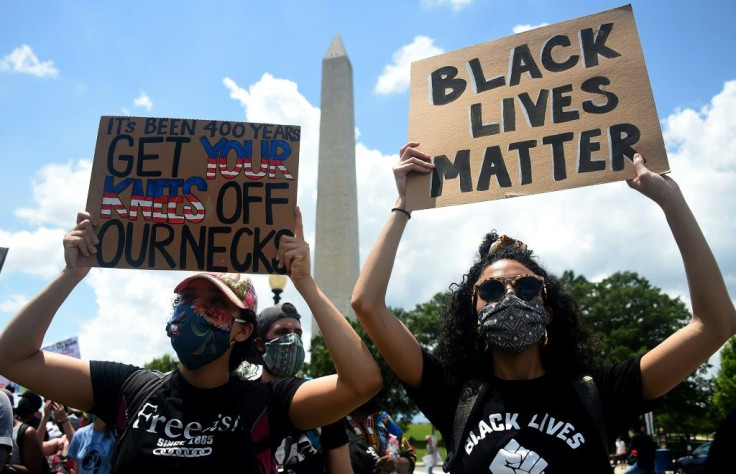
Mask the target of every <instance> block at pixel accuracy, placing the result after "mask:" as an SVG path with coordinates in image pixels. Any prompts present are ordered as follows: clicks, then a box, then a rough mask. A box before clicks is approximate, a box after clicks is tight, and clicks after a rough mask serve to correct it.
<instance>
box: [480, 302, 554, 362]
mask: <svg viewBox="0 0 736 474" xmlns="http://www.w3.org/2000/svg"><path fill="white" fill-rule="evenodd" d="M546 326H547V313H546V312H545V310H544V303H543V302H542V300H541V299H539V298H534V299H533V300H531V301H524V300H522V299H521V298H519V297H518V296H516V295H515V294H513V293H509V294H508V295H506V297H505V298H503V299H502V300H501V301H496V302H494V303H488V304H487V305H485V306H483V307H482V308H481V309H480V312H479V313H478V329H479V331H480V333H481V334H482V335H483V337H484V338H485V340H486V342H487V343H488V345H489V346H493V347H496V348H498V349H500V350H502V351H503V352H507V353H509V354H519V353H521V352H523V351H524V350H526V349H528V348H530V347H532V346H533V345H534V344H536V343H538V342H539V341H540V340H541V339H542V337H543V336H544V331H545V328H546Z"/></svg>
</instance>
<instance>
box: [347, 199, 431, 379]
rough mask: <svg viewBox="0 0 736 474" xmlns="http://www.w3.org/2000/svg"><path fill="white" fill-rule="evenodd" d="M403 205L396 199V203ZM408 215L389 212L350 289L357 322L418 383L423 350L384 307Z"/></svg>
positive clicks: (399, 372)
mask: <svg viewBox="0 0 736 474" xmlns="http://www.w3.org/2000/svg"><path fill="white" fill-rule="evenodd" d="M401 204H403V203H402V202H401V201H399V202H397V206H400V205H401ZM407 221H408V218H407V216H405V215H403V214H402V213H399V212H392V213H391V214H390V215H389V218H388V221H387V222H386V224H385V225H384V227H383V230H382V231H381V234H380V235H379V237H378V240H376V243H375V244H374V245H373V248H372V249H371V252H370V254H369V255H368V259H367V260H366V262H365V264H364V265H363V270H362V271H361V272H360V277H359V278H358V282H357V283H356V285H355V289H354V290H353V298H352V306H353V309H354V310H355V314H356V315H357V317H358V320H359V321H360V324H361V325H362V326H363V328H365V330H366V332H367V333H368V336H369V337H370V338H371V340H372V341H373V342H374V343H375V345H376V347H377V348H378V350H379V351H380V352H381V354H382V355H383V356H384V358H385V359H386V362H388V364H389V366H390V367H391V369H392V370H393V371H394V373H396V375H397V376H398V377H399V378H400V379H401V380H403V381H404V382H406V383H408V384H409V385H411V386H418V385H419V382H420V377H421V372H422V351H421V347H420V346H419V343H418V342H417V340H416V338H415V337H414V335H413V334H412V333H411V331H409V329H408V328H407V327H406V326H405V325H404V324H403V323H402V322H401V321H400V320H399V319H398V318H396V317H395V316H394V315H393V314H391V312H390V311H389V310H388V307H387V306H386V291H387V288H388V282H389V280H390V277H391V272H392V270H393V266H394V261H395V260H396V253H397V250H398V247H399V243H400V241H401V236H402V235H403V233H404V229H405V228H406V224H407Z"/></svg>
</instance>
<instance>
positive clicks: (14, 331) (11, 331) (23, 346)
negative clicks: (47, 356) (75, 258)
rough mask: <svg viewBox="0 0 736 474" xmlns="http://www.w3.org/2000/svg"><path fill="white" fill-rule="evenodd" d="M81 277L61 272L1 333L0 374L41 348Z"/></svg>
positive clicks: (74, 273) (68, 270)
mask: <svg viewBox="0 0 736 474" xmlns="http://www.w3.org/2000/svg"><path fill="white" fill-rule="evenodd" d="M84 274H85V273H83V272H80V271H78V270H70V269H64V270H63V271H62V272H61V273H60V274H59V276H58V277H56V279H55V280H54V281H52V282H51V283H50V284H49V285H48V286H47V287H46V288H44V289H43V290H42V291H41V292H40V293H39V294H38V295H36V296H35V297H34V298H33V299H32V300H31V301H29V302H28V303H27V304H26V305H25V306H24V307H23V308H21V310H20V311H19V312H18V313H17V314H16V315H15V316H14V317H13V318H12V319H11V320H10V322H9V323H8V325H7V326H6V327H5V329H4V330H3V331H2V333H0V361H2V362H1V363H2V364H3V367H2V372H0V373H5V372H6V371H5V368H6V367H10V366H12V365H13V364H14V363H17V362H19V361H22V360H24V359H26V358H28V357H30V356H32V355H33V354H35V353H36V352H37V351H38V350H39V349H40V348H41V344H42V343H43V338H44V335H45V334H46V330H47V329H48V327H49V325H50V324H51V320H52V319H53V317H54V315H55V314H56V311H57V310H58V309H59V307H60V306H61V304H62V303H63V302H64V300H66V298H67V296H69V294H70V293H71V291H72V290H73V289H74V287H76V286H77V284H78V283H79V282H80V281H81V280H82V279H83V278H84Z"/></svg>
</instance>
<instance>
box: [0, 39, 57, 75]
mask: <svg viewBox="0 0 736 474" xmlns="http://www.w3.org/2000/svg"><path fill="white" fill-rule="evenodd" d="M0 71H12V72H17V73H20V74H30V75H32V76H37V77H57V76H58V75H59V70H58V69H56V68H55V67H54V62H53V61H44V62H41V61H39V59H38V56H36V54H35V53H34V52H33V49H31V47H30V46H28V45H27V44H24V45H22V46H19V47H17V48H15V49H14V50H13V52H12V53H10V54H8V55H7V56H5V57H4V58H3V59H2V60H0Z"/></svg>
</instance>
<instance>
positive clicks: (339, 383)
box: [279, 207, 382, 430]
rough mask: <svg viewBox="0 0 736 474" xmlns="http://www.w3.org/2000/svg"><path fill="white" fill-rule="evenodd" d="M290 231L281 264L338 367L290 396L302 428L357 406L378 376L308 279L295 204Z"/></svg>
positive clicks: (283, 244) (370, 358) (365, 353)
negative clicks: (317, 326) (315, 321)
mask: <svg viewBox="0 0 736 474" xmlns="http://www.w3.org/2000/svg"><path fill="white" fill-rule="evenodd" d="M294 234H295V235H294V237H289V236H286V237H282V238H281V242H280V244H279V257H280V262H281V263H282V264H283V265H284V266H285V267H286V270H287V272H288V273H289V275H290V277H291V281H292V283H293V284H294V287H296V289H297V290H298V291H299V294H301V295H302V297H303V298H304V301H305V302H306V303H307V305H308V306H309V309H310V310H311V311H312V314H313V315H314V318H315V319H316V320H317V323H318V324H319V328H320V330H321V331H322V335H323V336H324V339H325V346H327V350H328V351H329V352H330V355H331V356H332V361H333V363H334V364H335V369H336V371H337V375H332V376H327V377H319V378H316V379H313V380H309V381H307V382H305V383H304V384H302V385H301V386H300V387H299V388H298V389H297V391H296V393H295V394H294V398H293V399H292V402H291V407H290V409H289V416H290V418H291V421H292V423H293V424H294V426H296V427H297V428H299V429H301V430H306V429H311V428H316V427H317V426H323V425H326V424H328V423H332V422H335V421H337V420H338V419H340V418H342V417H343V416H345V415H347V414H348V413H350V412H351V411H352V410H354V409H355V408H357V407H359V406H360V405H362V404H363V403H364V402H365V401H366V400H368V399H370V398H371V397H372V396H373V395H375V394H376V393H377V392H378V390H380V389H381V384H382V379H381V371H380V369H379V368H378V364H376V361H375V360H374V359H373V356H372V355H371V353H370V351H369V350H368V348H367V347H366V345H365V344H364V343H363V341H362V340H361V339H360V336H358V334H357V333H356V332H355V331H354V330H353V328H352V326H350V323H348V320H347V319H346V318H345V316H343V315H342V314H340V311H338V309H337V308H336V307H335V305H333V304H332V302H331V301H330V300H329V299H328V298H327V297H326V296H325V295H324V293H322V290H320V289H319V287H318V286H317V284H316V283H315V281H314V279H313V278H312V274H311V262H310V256H309V244H307V243H306V242H305V241H304V233H303V228H302V216H301V212H300V211H299V208H298V207H297V208H296V226H295V231H294Z"/></svg>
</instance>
